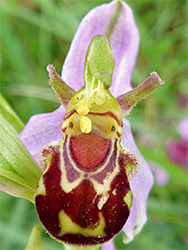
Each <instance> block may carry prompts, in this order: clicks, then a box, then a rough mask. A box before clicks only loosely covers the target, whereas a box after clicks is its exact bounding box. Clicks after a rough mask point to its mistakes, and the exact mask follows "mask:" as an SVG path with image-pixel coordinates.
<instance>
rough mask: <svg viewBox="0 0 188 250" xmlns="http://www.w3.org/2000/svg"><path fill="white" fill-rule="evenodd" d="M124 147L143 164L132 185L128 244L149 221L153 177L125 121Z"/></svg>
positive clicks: (127, 226)
mask: <svg viewBox="0 0 188 250" xmlns="http://www.w3.org/2000/svg"><path fill="white" fill-rule="evenodd" d="M121 142H122V145H123V146H124V147H126V148H128V149H129V150H130V151H131V152H132V153H134V154H136V155H137V156H138V157H139V159H140V162H141V169H140V170H139V172H138V173H137V174H136V175H135V176H134V177H132V178H131V180H130V184H131V189H132V192H133V206H132V208H131V213H130V216H129V218H128V220H127V222H126V224H125V226H124V228H123V231H124V232H125V234H126V235H127V237H128V239H127V243H128V242H129V241H131V240H132V239H133V238H134V235H136V234H137V233H139V232H140V230H141V229H142V227H143V225H144V224H145V222H146V220H147V215H146V206H147V198H148V195H149V192H150V189H151V187H152V185H153V176H152V174H151V171H150V168H149V166H148V164H147V163H146V161H145V160H144V158H143V157H142V155H141V154H140V152H139V150H138V148H137V146H136V144H135V142H134V138H133V136H132V133H131V129H130V125H129V122H128V121H127V120H124V127H123V136H122V141H121Z"/></svg>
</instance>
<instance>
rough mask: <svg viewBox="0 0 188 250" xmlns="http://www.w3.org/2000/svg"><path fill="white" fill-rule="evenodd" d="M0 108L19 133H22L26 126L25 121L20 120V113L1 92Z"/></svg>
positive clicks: (4, 116)
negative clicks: (15, 110) (17, 112)
mask: <svg viewBox="0 0 188 250" xmlns="http://www.w3.org/2000/svg"><path fill="white" fill-rule="evenodd" d="M0 109H1V115H2V116H3V118H4V119H5V120H7V121H8V122H9V123H10V124H11V125H12V127H13V128H14V129H15V130H16V132H17V133H20V132H21V131H22V129H23V128H24V123H23V122H22V121H21V120H20V118H19V117H18V115H17V114H16V113H15V112H14V111H13V109H12V108H11V107H10V105H9V104H8V102H7V101H6V100H5V98H4V97H3V96H2V95H1V94H0Z"/></svg>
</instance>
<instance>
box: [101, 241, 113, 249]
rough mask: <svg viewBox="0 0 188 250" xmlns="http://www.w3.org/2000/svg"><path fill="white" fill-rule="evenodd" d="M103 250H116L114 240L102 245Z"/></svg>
mask: <svg viewBox="0 0 188 250" xmlns="http://www.w3.org/2000/svg"><path fill="white" fill-rule="evenodd" d="M101 250H115V247H114V244H113V242H112V241H109V242H107V243H105V244H104V245H102V246H101Z"/></svg>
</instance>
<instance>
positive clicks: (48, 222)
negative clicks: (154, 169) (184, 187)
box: [20, 0, 162, 246]
mask: <svg viewBox="0 0 188 250" xmlns="http://www.w3.org/2000/svg"><path fill="white" fill-rule="evenodd" d="M138 45H139V33H138V30H137V27H136V25H135V21H134V17H133V13H132V10H131V9H130V7H129V6H128V5H127V4H126V3H124V2H122V1H116V0H115V1H112V2H111V3H109V4H104V5H101V6H99V7H97V8H95V9H93V10H92V11H91V12H89V13H88V14H87V15H86V17H85V18H84V19H83V20H82V22H81V24H80V26H79V28H78V31H77V33H76V35H75V37H74V39H73V41H72V44H71V47H70V51H69V53H68V55H67V58H66V60H65V63H64V65H63V69H62V74H61V77H60V76H59V75H58V74H57V73H56V71H55V68H54V67H53V66H52V65H49V66H48V67H47V71H48V73H49V77H50V80H49V84H50V86H51V87H52V88H53V90H54V91H55V93H56V94H57V96H58V98H59V101H60V103H61V104H62V105H61V106H60V107H59V108H58V109H57V110H55V111H54V112H52V113H48V114H38V115H35V116H33V117H31V118H30V120H29V122H28V123H27V125H26V126H25V128H24V130H23V131H22V133H21V134H20V139H21V140H22V142H23V143H24V144H25V146H26V148H27V149H28V151H29V152H30V154H31V155H32V156H33V158H34V159H35V160H36V161H37V162H38V163H39V165H40V166H41V168H42V170H43V174H42V176H41V178H40V180H39V183H38V185H37V188H36V192H35V208H36V211H37V214H38V217H39V219H40V221H41V222H42V224H43V226H44V227H45V228H46V230H47V232H48V233H49V234H50V235H51V236H52V237H53V238H55V239H57V240H58V241H61V242H63V243H67V244H72V245H76V246H90V245H97V244H103V243H105V242H107V241H109V240H110V239H112V238H113V237H114V236H115V235H116V234H117V233H118V232H119V231H120V230H123V231H124V232H125V237H124V239H123V240H124V242H125V243H128V242H129V241H130V240H132V239H133V238H134V235H135V234H137V233H138V232H139V231H140V230H141V228H142V227H143V225H144V224H145V222H146V220H147V215H146V203H147V198H148V194H149V192H150V189H151V187H152V184H153V178H152V174H151V172H150V169H149V167H148V165H147V163H146V162H145V160H144V159H143V157H142V155H141V154H140V152H139V151H138V149H137V147H136V144H135V142H134V139H133V136H132V133H131V129H130V125H129V122H128V121H127V120H126V119H125V118H124V117H125V116H126V115H128V114H129V113H130V111H131V109H132V108H133V107H134V106H135V105H136V103H138V102H139V101H141V100H142V99H143V98H144V97H146V96H147V95H149V94H150V93H151V92H153V91H154V90H155V89H156V88H157V87H158V86H160V85H161V84H162V81H161V79H160V77H159V76H158V75H157V73H155V72H153V73H151V75H150V77H149V78H148V79H147V80H146V81H144V82H143V83H142V84H140V85H139V86H138V87H136V88H135V89H132V87H131V83H130V79H131V72H132V69H133V66H134V64H135V60H136V56H137V51H138Z"/></svg>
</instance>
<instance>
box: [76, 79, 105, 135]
mask: <svg viewBox="0 0 188 250" xmlns="http://www.w3.org/2000/svg"><path fill="white" fill-rule="evenodd" d="M95 81H96V79H95V78H94V77H93V80H92V84H91V88H88V87H86V89H85V97H84V98H83V99H82V100H80V101H79V102H78V103H77V104H76V106H75V109H76V111H77V113H78V114H79V116H80V129H81V131H82V132H83V133H90V132H91V130H92V123H91V120H90V119H89V118H88V117H86V115H87V114H88V113H89V109H90V107H91V105H92V104H93V103H95V104H96V105H102V104H103V103H104V102H105V98H106V96H105V91H103V90H104V84H103V83H102V82H101V81H100V80H99V81H97V87H94V83H95Z"/></svg>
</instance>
